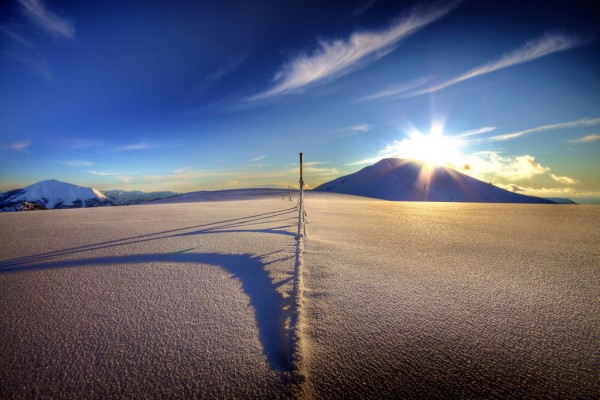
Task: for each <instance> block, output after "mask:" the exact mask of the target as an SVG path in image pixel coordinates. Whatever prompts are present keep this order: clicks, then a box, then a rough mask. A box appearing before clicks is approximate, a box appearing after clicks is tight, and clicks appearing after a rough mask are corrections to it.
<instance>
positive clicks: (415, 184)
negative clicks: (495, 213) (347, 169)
mask: <svg viewBox="0 0 600 400" xmlns="http://www.w3.org/2000/svg"><path fill="white" fill-rule="evenodd" d="M314 190H316V191H323V192H326V191H329V192H334V193H343V194H351V195H357V196H365V197H373V198H377V199H383V200H393V201H442V202H448V201H457V202H478V203H539V204H556V203H555V202H553V201H551V200H548V199H542V198H539V197H533V196H526V195H523V194H519V193H514V192H510V191H508V190H504V189H501V188H499V187H497V186H494V185H492V184H490V183H485V182H482V181H480V180H478V179H475V178H473V177H470V176H468V175H465V174H462V173H460V172H458V171H455V170H453V169H451V168H447V167H430V166H427V165H425V164H424V163H422V162H419V161H415V160H402V159H397V158H385V159H383V160H381V161H379V162H377V163H375V164H373V165H371V166H369V167H365V168H363V169H361V170H360V171H358V172H355V173H353V174H350V175H346V176H342V177H339V178H337V179H334V180H332V181H330V182H327V183H324V184H322V185H320V186H318V187H316V188H315V189H314Z"/></svg>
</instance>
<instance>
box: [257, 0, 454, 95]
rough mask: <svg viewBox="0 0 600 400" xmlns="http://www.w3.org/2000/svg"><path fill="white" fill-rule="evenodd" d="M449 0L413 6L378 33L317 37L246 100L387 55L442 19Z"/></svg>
mask: <svg viewBox="0 0 600 400" xmlns="http://www.w3.org/2000/svg"><path fill="white" fill-rule="evenodd" d="M457 4H458V2H450V3H448V4H447V5H445V6H443V7H442V6H439V7H436V8H429V9H423V8H415V9H413V11H412V12H411V13H410V14H409V15H408V16H407V17H405V18H403V19H400V20H399V21H398V22H396V23H395V24H393V25H392V26H391V27H390V28H388V29H386V30H383V31H379V32H355V33H353V34H352V35H351V36H350V37H349V38H348V39H346V40H343V39H333V40H325V39H322V40H319V41H318V48H317V49H316V50H315V51H313V52H312V53H310V54H309V53H302V54H299V55H297V56H296V57H294V58H293V59H292V60H290V61H289V62H287V63H285V64H284V65H283V67H282V68H281V70H280V71H279V72H278V73H277V74H276V75H275V78H274V81H275V82H276V84H275V85H274V86H273V87H272V88H270V89H268V90H266V91H264V92H262V93H259V94H257V95H255V96H252V97H251V98H250V99H249V100H262V99H267V98H272V97H275V96H280V95H286V94H290V93H295V92H299V91H300V90H302V89H303V88H304V87H306V86H308V85H310V84H312V83H315V82H321V81H325V80H332V79H335V78H338V77H340V76H342V75H345V74H347V73H349V72H352V71H354V70H356V69H358V68H360V67H362V66H364V65H365V64H367V63H370V62H373V61H376V60H378V59H380V58H381V57H383V56H385V55H386V54H389V53H390V52H392V51H393V50H394V49H395V46H396V45H397V44H398V42H400V41H401V40H402V39H404V38H406V37H408V36H410V35H412V34H414V33H415V32H417V31H419V30H420V29H422V28H424V27H425V26H427V25H429V24H430V23H432V22H434V21H436V20H438V19H440V18H442V17H443V16H444V15H446V14H447V13H448V12H450V11H451V10H452V9H454V8H455V7H456V6H457Z"/></svg>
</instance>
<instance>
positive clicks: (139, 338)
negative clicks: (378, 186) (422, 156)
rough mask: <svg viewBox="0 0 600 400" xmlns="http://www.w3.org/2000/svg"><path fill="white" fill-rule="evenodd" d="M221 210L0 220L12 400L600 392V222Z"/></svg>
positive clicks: (438, 207) (569, 213)
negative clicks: (304, 219)
mask: <svg viewBox="0 0 600 400" xmlns="http://www.w3.org/2000/svg"><path fill="white" fill-rule="evenodd" d="M249 193H250V192H245V194H244V196H248V195H249ZM221 195H226V197H227V196H229V197H227V198H223V199H221V200H233V201H216V202H210V201H209V202H192V203H185V202H183V201H184V200H185V199H183V200H182V199H179V200H178V201H181V203H176V204H160V205H143V206H128V207H109V208H93V209H71V210H52V211H41V212H37V211H31V212H23V213H6V214H2V215H0V229H1V231H2V232H3V234H2V240H1V241H0V289H1V290H0V293H1V296H2V297H1V299H0V301H2V304H3V307H1V308H0V354H1V355H2V360H1V362H2V366H3V368H1V369H0V382H2V385H1V386H0V397H2V398H11V397H61V398H82V397H85V398H106V397H136V398H138V397H147V398H164V397H202V398H289V397H299V398H348V397H353V398H390V397H395V398H398V397H400V398H448V397H463V398H482V397H485V398H490V397H491V398H497V397H502V398H508V397H539V398H548V397H550V398H577V397H582V398H586V397H588V398H594V397H599V396H600V381H599V375H598V366H599V365H600V352H599V351H598V346H597V344H598V343H600V298H599V297H598V293H600V248H599V247H598V245H597V243H599V242H600V224H598V220H599V219H600V207H595V206H557V205H516V204H460V203H406V202H405V203H394V202H387V201H380V200H372V199H367V198H361V197H356V196H347V195H337V194H333V193H317V192H307V193H306V194H305V195H306V201H305V207H306V210H307V212H308V213H309V216H310V222H311V223H310V224H309V226H308V228H309V229H308V231H309V234H310V237H309V239H306V240H305V238H302V237H299V236H298V233H300V232H301V231H302V229H301V228H302V227H301V225H300V224H299V215H301V214H300V210H298V209H297V208H295V207H294V206H295V203H290V202H287V201H282V200H281V195H280V194H277V195H275V196H274V195H273V192H270V193H267V192H265V193H263V194H262V195H260V196H258V197H257V196H256V195H257V194H256V193H255V194H253V195H252V196H254V197H253V198H252V200H244V201H234V200H235V193H233V192H231V193H229V194H220V196H221ZM261 196H262V197H261ZM202 198H203V199H204V200H203V201H206V200H207V199H206V198H204V197H202ZM245 198H247V197H245ZM298 239H300V240H298Z"/></svg>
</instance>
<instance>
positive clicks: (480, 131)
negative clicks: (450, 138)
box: [457, 126, 496, 138]
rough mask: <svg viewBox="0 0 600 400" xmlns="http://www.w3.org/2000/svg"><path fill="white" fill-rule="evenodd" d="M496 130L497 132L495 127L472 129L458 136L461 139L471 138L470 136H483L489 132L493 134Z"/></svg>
mask: <svg viewBox="0 0 600 400" xmlns="http://www.w3.org/2000/svg"><path fill="white" fill-rule="evenodd" d="M495 130H496V127H494V126H485V127H483V128H478V129H470V130H468V131H464V132H462V133H459V134H458V135H457V136H458V137H460V138H465V137H469V136H475V135H481V134H483V133H488V132H492V131H495Z"/></svg>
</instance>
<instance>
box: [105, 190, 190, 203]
mask: <svg viewBox="0 0 600 400" xmlns="http://www.w3.org/2000/svg"><path fill="white" fill-rule="evenodd" d="M102 194H103V195H104V196H106V197H107V198H108V199H109V200H111V201H112V202H113V203H115V204H118V205H130V204H139V203H145V202H147V201H152V200H157V199H164V198H167V197H173V196H177V195H178V194H179V193H177V192H142V191H140V190H121V189H116V190H103V191H102Z"/></svg>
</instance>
